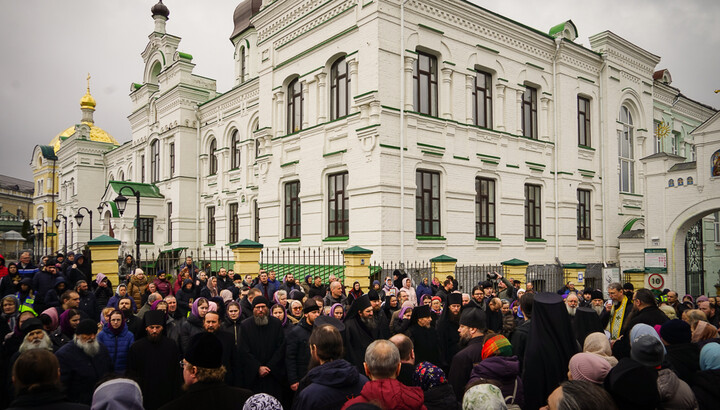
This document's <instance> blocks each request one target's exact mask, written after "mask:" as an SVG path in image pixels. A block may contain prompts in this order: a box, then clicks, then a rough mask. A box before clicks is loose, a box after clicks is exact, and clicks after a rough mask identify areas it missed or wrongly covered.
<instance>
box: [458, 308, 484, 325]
mask: <svg viewBox="0 0 720 410" xmlns="http://www.w3.org/2000/svg"><path fill="white" fill-rule="evenodd" d="M460 324H461V325H463V326H467V327H474V328H475V329H480V330H485V329H487V321H486V320H485V312H483V311H482V310H481V309H476V308H471V309H465V310H463V311H462V313H461V314H460Z"/></svg>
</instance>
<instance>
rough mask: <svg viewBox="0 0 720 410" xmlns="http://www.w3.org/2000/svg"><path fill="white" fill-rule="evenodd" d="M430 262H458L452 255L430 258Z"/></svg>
mask: <svg viewBox="0 0 720 410" xmlns="http://www.w3.org/2000/svg"><path fill="white" fill-rule="evenodd" d="M430 262H457V259H455V258H453V257H452V256H447V255H440V256H436V257H434V258H432V259H430Z"/></svg>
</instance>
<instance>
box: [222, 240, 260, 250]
mask: <svg viewBox="0 0 720 410" xmlns="http://www.w3.org/2000/svg"><path fill="white" fill-rule="evenodd" d="M262 247H263V244H261V243H257V242H255V241H251V240H250V239H243V240H242V241H240V242H238V243H234V244H232V245H230V249H235V248H262Z"/></svg>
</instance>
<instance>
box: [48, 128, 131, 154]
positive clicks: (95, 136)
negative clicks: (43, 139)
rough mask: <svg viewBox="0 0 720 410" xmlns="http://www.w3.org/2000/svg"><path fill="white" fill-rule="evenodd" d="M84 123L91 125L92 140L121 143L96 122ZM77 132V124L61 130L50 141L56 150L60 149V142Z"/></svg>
mask: <svg viewBox="0 0 720 410" xmlns="http://www.w3.org/2000/svg"><path fill="white" fill-rule="evenodd" d="M83 124H87V125H89V126H90V140H91V141H97V142H109V143H111V144H114V145H120V143H119V142H117V140H116V139H115V138H113V136H112V135H110V134H108V133H107V131H105V130H104V129H102V128H100V127H96V126H95V125H94V124H91V123H87V122H83ZM74 133H75V126H74V125H73V126H72V127H69V128H68V129H66V130H65V131H63V132H61V133H60V134H58V135H56V136H55V138H53V139H52V141H50V144H49V145H51V146H52V147H53V148H54V149H55V152H57V151H58V149H60V143H61V142H62V141H63V140H65V139H67V138H68V137H69V136H71V135H73V134H74Z"/></svg>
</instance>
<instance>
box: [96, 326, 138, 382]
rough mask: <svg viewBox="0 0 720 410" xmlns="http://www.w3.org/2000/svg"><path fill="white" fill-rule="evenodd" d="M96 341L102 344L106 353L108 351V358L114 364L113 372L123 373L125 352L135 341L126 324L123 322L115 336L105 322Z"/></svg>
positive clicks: (125, 364)
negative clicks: (120, 329)
mask: <svg viewBox="0 0 720 410" xmlns="http://www.w3.org/2000/svg"><path fill="white" fill-rule="evenodd" d="M97 339H98V342H100V343H101V344H103V345H104V346H105V347H106V348H107V350H108V353H110V359H111V360H112V362H113V364H114V366H115V372H116V373H118V374H122V373H125V368H126V367H127V354H128V351H129V350H130V345H131V344H133V343H134V342H135V335H133V333H132V332H131V331H130V330H128V326H127V324H123V329H122V332H120V334H119V335H117V336H115V335H114V334H112V332H111V331H110V324H109V323H106V324H105V325H104V326H103V330H102V331H101V332H100V333H98V335H97Z"/></svg>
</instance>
